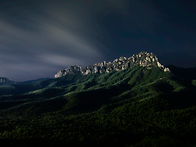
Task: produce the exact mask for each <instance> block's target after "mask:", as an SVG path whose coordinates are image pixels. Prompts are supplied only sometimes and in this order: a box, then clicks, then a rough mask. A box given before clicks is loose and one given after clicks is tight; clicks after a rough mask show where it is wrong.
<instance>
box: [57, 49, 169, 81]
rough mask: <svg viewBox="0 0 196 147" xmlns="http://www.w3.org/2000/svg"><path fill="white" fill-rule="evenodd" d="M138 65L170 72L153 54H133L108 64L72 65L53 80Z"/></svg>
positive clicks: (104, 62)
mask: <svg viewBox="0 0 196 147" xmlns="http://www.w3.org/2000/svg"><path fill="white" fill-rule="evenodd" d="M138 65H139V66H142V67H146V68H147V69H152V68H154V67H159V68H160V69H162V70H163V71H164V72H170V70H169V68H166V67H164V66H163V65H162V64H161V63H160V62H159V61H158V58H157V57H156V56H155V55H154V54H153V53H147V52H140V53H139V54H135V55H133V56H132V57H129V58H126V57H120V58H119V59H115V60H114V61H113V62H108V63H106V61H103V62H100V63H95V64H94V65H89V66H86V67H80V66H76V65H73V66H70V67H69V68H67V69H64V70H61V71H59V72H58V73H57V74H56V75H55V78H58V77H62V76H64V75H66V74H76V73H81V74H83V75H87V74H89V73H90V74H93V73H104V72H107V73H109V72H110V71H112V70H116V71H120V70H125V69H127V68H132V67H134V66H138Z"/></svg>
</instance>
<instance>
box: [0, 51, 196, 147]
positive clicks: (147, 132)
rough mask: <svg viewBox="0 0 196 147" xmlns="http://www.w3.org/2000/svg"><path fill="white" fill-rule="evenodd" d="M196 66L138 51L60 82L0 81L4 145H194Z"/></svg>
mask: <svg viewBox="0 0 196 147" xmlns="http://www.w3.org/2000/svg"><path fill="white" fill-rule="evenodd" d="M194 69H195V68H192V69H190V68H180V67H175V66H172V65H168V66H167V67H164V66H163V65H162V64H161V63H160V62H159V61H158V58H157V57H156V56H155V55H154V54H153V53H147V52H140V53H139V54H136V55H133V56H132V57H130V58H128V59H127V58H124V57H120V58H119V59H115V60H114V61H113V62H112V63H110V62H109V63H106V62H101V63H96V64H94V65H90V66H86V67H77V66H70V67H69V68H68V69H65V70H62V71H61V72H58V73H57V74H56V78H54V79H43V80H37V81H33V82H29V83H23V84H18V83H16V84H13V85H1V86H0V139H2V140H1V142H5V143H7V145H22V146H27V145H28V146H30V145H32V146H43V145H48V146H62V145H63V146H83V145H84V146H97V147H98V146H114V145H116V146H122V147H124V146H133V147H140V146H146V147H147V146H149V147H150V146H160V147H163V146H168V147H169V146H178V147H180V146H181V147H193V146H194V145H196V141H195V137H196V133H195V132H196V124H195V120H196V107H195V106H194V105H196V99H195V95H196V75H195V74H194V71H195V70H194ZM190 74H191V76H190ZM11 86H12V87H11ZM38 140H39V143H38ZM70 144H71V145H70Z"/></svg>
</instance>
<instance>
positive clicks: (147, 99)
mask: <svg viewBox="0 0 196 147" xmlns="http://www.w3.org/2000/svg"><path fill="white" fill-rule="evenodd" d="M150 98H151V97H147V98H143V99H141V100H138V102H142V101H144V100H148V99H150Z"/></svg>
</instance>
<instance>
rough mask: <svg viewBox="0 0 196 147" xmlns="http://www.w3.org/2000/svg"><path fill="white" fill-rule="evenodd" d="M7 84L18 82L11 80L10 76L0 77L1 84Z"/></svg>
mask: <svg viewBox="0 0 196 147" xmlns="http://www.w3.org/2000/svg"><path fill="white" fill-rule="evenodd" d="M6 84H11V85H12V84H16V82H15V81H10V80H9V79H8V78H5V77H0V85H6Z"/></svg>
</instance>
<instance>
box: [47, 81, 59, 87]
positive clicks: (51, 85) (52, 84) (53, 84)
mask: <svg viewBox="0 0 196 147" xmlns="http://www.w3.org/2000/svg"><path fill="white" fill-rule="evenodd" d="M56 83H57V82H53V83H51V84H50V85H48V86H47V87H48V88H51V87H53V86H55V84H56Z"/></svg>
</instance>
